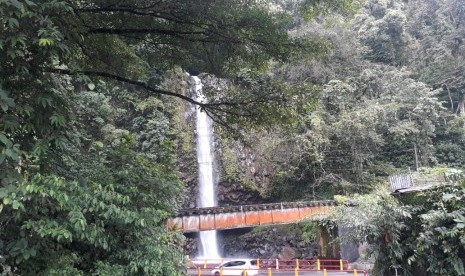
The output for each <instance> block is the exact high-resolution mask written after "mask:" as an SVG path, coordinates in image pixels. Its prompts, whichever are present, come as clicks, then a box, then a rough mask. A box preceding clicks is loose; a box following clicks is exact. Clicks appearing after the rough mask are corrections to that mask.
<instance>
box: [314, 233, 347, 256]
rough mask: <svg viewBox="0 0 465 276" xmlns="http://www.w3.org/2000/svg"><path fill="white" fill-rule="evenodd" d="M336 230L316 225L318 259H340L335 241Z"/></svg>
mask: <svg viewBox="0 0 465 276" xmlns="http://www.w3.org/2000/svg"><path fill="white" fill-rule="evenodd" d="M337 233H338V229H337V227H336V226H334V227H332V228H328V227H326V226H322V225H318V257H320V258H324V259H335V260H338V259H340V258H341V252H340V246H339V242H337V241H336V238H337V237H338V235H337Z"/></svg>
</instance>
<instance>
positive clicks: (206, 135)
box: [192, 76, 220, 259]
mask: <svg viewBox="0 0 465 276" xmlns="http://www.w3.org/2000/svg"><path fill="white" fill-rule="evenodd" d="M192 79H193V80H194V84H195V94H196V100H197V101H198V102H205V101H206V98H205V96H204V95H203V91H202V82H201V80H200V78H198V77H196V76H193V77H192ZM196 131H197V162H198V167H199V196H200V198H199V205H200V206H199V207H214V206H216V200H215V199H216V195H215V183H214V177H213V160H214V159H213V154H212V151H213V149H212V145H213V143H212V142H213V133H212V127H211V120H210V118H209V117H208V116H207V114H206V113H205V112H201V110H200V108H198V107H196ZM199 235H200V243H201V257H202V258H209V259H218V258H220V254H219V253H218V242H217V236H216V231H215V230H212V231H201V232H200V234H199Z"/></svg>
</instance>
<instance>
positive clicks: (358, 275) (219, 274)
mask: <svg viewBox="0 0 465 276" xmlns="http://www.w3.org/2000/svg"><path fill="white" fill-rule="evenodd" d="M311 272H317V273H322V275H323V276H331V275H332V274H333V273H339V272H342V273H347V274H346V275H347V276H352V275H353V276H362V275H363V276H367V275H368V274H367V272H366V271H365V270H360V269H351V270H349V269H344V270H328V269H321V270H316V269H299V268H294V269H272V268H266V269H265V268H260V269H234V268H228V269H224V270H223V269H220V270H219V271H215V274H212V268H200V267H198V268H197V269H189V270H188V273H187V275H189V276H228V275H242V276H252V275H268V276H273V275H276V276H278V275H288V276H291V275H292V276H305V275H308V274H309V273H311ZM320 275H321V274H320ZM337 275H339V274H337Z"/></svg>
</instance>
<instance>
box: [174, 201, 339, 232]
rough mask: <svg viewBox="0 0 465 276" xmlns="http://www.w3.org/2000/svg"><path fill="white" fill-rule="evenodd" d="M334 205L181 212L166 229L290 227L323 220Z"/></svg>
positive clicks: (289, 204)
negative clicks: (278, 225) (304, 222)
mask: <svg viewBox="0 0 465 276" xmlns="http://www.w3.org/2000/svg"><path fill="white" fill-rule="evenodd" d="M334 205H335V202H334V201H333V200H323V201H300V202H285V203H269V204H255V205H240V206H224V207H209V208H195V209H184V210H180V211H179V212H178V214H177V215H176V216H175V217H172V218H170V219H169V220H168V221H167V225H168V227H169V228H170V229H179V230H181V231H182V232H184V233H188V232H198V231H207V230H222V229H234V228H244V227H254V226H259V225H271V224H289V223H296V222H300V221H304V220H306V221H309V220H321V219H324V218H326V217H327V216H328V214H329V211H330V209H331V207H332V206H334Z"/></svg>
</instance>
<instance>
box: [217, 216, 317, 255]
mask: <svg viewBox="0 0 465 276" xmlns="http://www.w3.org/2000/svg"><path fill="white" fill-rule="evenodd" d="M221 249H222V251H223V254H224V256H225V257H250V258H261V259H268V258H270V259H275V258H279V259H289V260H291V259H295V258H312V257H315V256H316V255H317V251H318V247H317V244H316V242H315V241H314V240H308V241H304V240H303V236H302V229H301V227H300V226H299V225H297V224H292V225H280V226H270V227H261V228H257V229H255V230H253V231H250V232H249V233H246V234H242V235H235V234H234V231H231V233H223V243H222V248H221Z"/></svg>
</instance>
